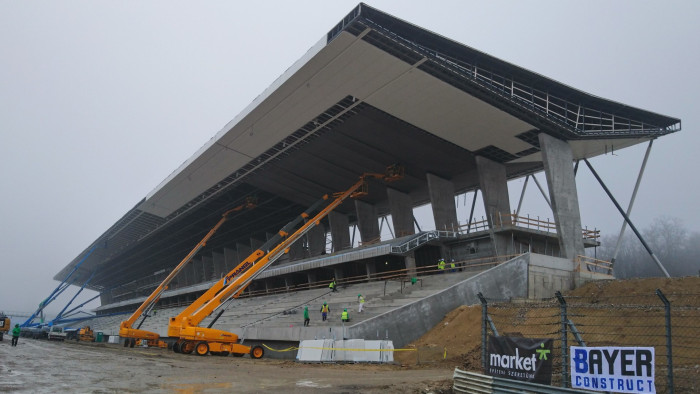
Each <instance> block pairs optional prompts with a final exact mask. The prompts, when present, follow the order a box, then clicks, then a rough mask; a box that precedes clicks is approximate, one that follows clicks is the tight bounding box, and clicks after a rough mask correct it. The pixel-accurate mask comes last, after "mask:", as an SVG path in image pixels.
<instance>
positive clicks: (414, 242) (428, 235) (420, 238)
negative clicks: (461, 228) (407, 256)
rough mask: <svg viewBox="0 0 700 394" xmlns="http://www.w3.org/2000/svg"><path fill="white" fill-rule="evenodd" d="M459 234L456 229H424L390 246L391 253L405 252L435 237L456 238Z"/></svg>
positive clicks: (435, 238)
mask: <svg viewBox="0 0 700 394" xmlns="http://www.w3.org/2000/svg"><path fill="white" fill-rule="evenodd" d="M458 236H459V233H458V232H456V231H446V230H433V231H426V232H423V233H420V234H418V235H416V236H415V237H414V238H411V239H410V240H408V241H406V242H404V243H403V244H401V245H398V246H392V247H391V253H406V252H408V251H410V250H413V249H415V248H417V247H419V246H421V245H423V244H425V243H428V242H430V241H434V240H437V239H442V238H457V237H458Z"/></svg>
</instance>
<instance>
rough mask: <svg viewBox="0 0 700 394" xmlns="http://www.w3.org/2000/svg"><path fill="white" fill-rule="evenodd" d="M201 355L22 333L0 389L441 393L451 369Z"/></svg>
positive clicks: (5, 345)
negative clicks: (24, 336) (312, 362)
mask: <svg viewBox="0 0 700 394" xmlns="http://www.w3.org/2000/svg"><path fill="white" fill-rule="evenodd" d="M452 368H453V367H451V368H445V367H444V366H441V367H438V366H436V367H435V368H425V367H423V368H413V367H402V366H400V365H369V364H301V363H296V362H293V361H283V360H272V359H264V358H263V359H260V360H252V359H250V358H248V357H245V358H234V357H215V356H206V357H199V356H195V355H182V354H176V353H173V352H172V351H168V350H163V349H150V348H148V349H145V348H134V349H129V348H123V347H121V346H118V345H111V344H104V343H99V344H97V343H84V342H81V343H76V342H49V341H46V340H33V339H29V338H20V339H19V345H18V346H17V347H11V346H10V341H9V340H4V341H2V342H0V392H31V393H55V392H60V391H63V392H71V393H113V392H119V393H125V392H126V393H142V392H149V393H172V392H176V393H216V392H236V393H257V392H270V391H275V392H285V393H286V392H292V393H297V392H298V393H301V392H303V393H313V392H324V393H327V392H334V393H359V392H362V393H406V392H408V393H427V392H433V393H440V392H448V391H447V390H449V388H450V387H451V377H452V371H453V369H452Z"/></svg>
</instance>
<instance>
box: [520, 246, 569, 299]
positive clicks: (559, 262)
mask: <svg viewBox="0 0 700 394" xmlns="http://www.w3.org/2000/svg"><path fill="white" fill-rule="evenodd" d="M573 270H574V262H573V261H571V260H569V259H565V258H560V257H552V256H545V255H541V254H534V253H533V254H530V267H529V270H528V298H530V299H539V298H550V297H554V293H555V292H557V291H567V290H571V289H573V288H574V280H573V278H574V276H573Z"/></svg>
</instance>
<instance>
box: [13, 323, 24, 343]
mask: <svg viewBox="0 0 700 394" xmlns="http://www.w3.org/2000/svg"><path fill="white" fill-rule="evenodd" d="M21 332H22V329H21V328H20V327H19V324H15V328H13V329H12V346H17V341H18V340H19V334H20V333H21Z"/></svg>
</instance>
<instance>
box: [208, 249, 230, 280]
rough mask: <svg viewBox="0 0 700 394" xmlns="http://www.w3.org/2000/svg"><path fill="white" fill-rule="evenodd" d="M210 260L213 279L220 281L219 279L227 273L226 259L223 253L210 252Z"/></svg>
mask: <svg viewBox="0 0 700 394" xmlns="http://www.w3.org/2000/svg"><path fill="white" fill-rule="evenodd" d="M211 256H212V259H213V261H214V278H215V279H221V277H222V276H223V275H224V274H225V273H227V272H228V271H227V270H226V259H225V257H224V254H223V253H219V252H212V254H211Z"/></svg>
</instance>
